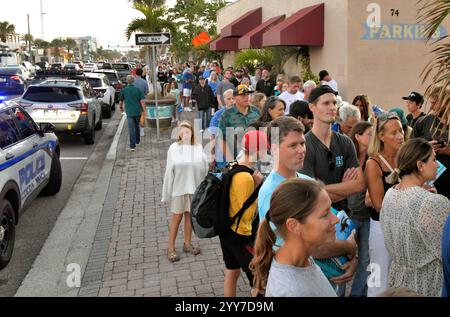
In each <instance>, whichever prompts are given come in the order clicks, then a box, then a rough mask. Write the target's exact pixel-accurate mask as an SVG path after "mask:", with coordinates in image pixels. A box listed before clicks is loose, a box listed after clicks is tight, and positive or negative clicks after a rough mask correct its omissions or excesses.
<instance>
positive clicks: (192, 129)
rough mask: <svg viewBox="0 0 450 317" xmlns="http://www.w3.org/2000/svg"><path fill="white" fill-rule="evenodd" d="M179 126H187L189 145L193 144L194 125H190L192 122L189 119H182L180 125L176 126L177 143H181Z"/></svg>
mask: <svg viewBox="0 0 450 317" xmlns="http://www.w3.org/2000/svg"><path fill="white" fill-rule="evenodd" d="M181 128H187V129H189V130H191V134H192V136H191V145H195V144H196V143H195V134H194V127H193V126H192V124H191V123H190V122H189V121H182V122H181V123H180V125H179V126H178V131H177V139H178V143H181V133H180V132H181Z"/></svg>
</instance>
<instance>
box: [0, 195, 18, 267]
mask: <svg viewBox="0 0 450 317" xmlns="http://www.w3.org/2000/svg"><path fill="white" fill-rule="evenodd" d="M15 238H16V222H15V219H14V209H13V207H12V206H11V203H10V202H9V201H8V200H3V201H2V202H1V203H0V270H1V269H3V268H4V267H6V266H7V265H8V263H9V261H11V257H12V254H13V250H14V241H15Z"/></svg>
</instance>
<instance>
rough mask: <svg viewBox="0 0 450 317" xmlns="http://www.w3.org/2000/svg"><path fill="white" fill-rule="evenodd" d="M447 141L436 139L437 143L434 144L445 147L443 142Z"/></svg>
mask: <svg viewBox="0 0 450 317" xmlns="http://www.w3.org/2000/svg"><path fill="white" fill-rule="evenodd" d="M446 143H447V142H445V141H438V142H437V143H436V145H439V147H440V148H441V147H445V144H446Z"/></svg>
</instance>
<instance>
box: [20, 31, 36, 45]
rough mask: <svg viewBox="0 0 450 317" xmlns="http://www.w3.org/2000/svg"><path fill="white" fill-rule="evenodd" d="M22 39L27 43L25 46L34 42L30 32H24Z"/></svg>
mask: <svg viewBox="0 0 450 317" xmlns="http://www.w3.org/2000/svg"><path fill="white" fill-rule="evenodd" d="M22 40H24V41H25V43H26V44H27V48H29V47H31V44H33V43H34V37H33V35H31V34H25V35H23V36H22Z"/></svg>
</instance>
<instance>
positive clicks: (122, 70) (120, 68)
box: [103, 63, 133, 83]
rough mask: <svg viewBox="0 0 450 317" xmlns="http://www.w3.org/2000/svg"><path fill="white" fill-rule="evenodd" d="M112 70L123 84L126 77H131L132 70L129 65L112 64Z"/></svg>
mask: <svg viewBox="0 0 450 317" xmlns="http://www.w3.org/2000/svg"><path fill="white" fill-rule="evenodd" d="M103 66H104V65H103ZM112 68H113V69H115V70H117V72H118V73H119V78H120V80H121V81H122V82H123V83H126V82H127V76H128V75H131V71H132V70H133V68H132V67H131V64H130V63H113V64H112Z"/></svg>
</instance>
